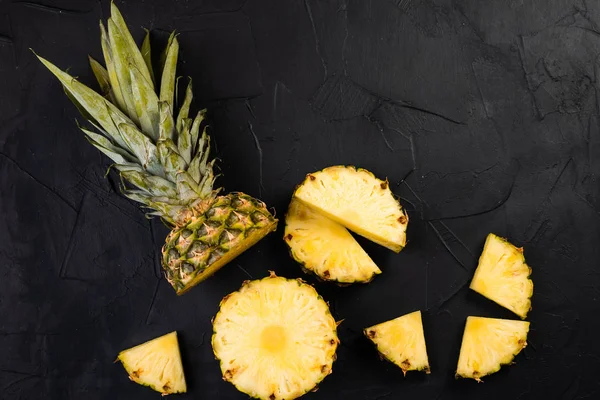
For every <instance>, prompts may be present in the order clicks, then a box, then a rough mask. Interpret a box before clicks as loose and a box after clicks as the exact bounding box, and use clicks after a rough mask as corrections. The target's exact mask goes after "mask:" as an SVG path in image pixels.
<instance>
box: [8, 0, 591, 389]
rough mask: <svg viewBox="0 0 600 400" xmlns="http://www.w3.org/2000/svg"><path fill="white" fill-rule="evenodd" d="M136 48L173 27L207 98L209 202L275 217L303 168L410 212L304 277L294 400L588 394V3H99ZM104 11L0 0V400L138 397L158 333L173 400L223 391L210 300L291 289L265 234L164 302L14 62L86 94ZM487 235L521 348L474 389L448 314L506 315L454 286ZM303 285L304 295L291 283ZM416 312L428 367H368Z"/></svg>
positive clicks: (103, 196) (290, 271)
mask: <svg viewBox="0 0 600 400" xmlns="http://www.w3.org/2000/svg"><path fill="white" fill-rule="evenodd" d="M118 5H119V7H120V9H121V11H122V12H123V14H124V16H125V18H126V21H127V22H128V24H129V25H130V26H131V27H132V32H133V34H134V36H135V37H136V39H139V40H141V37H142V35H143V30H142V27H146V28H149V29H151V30H152V40H153V44H161V43H164V41H165V39H166V37H167V35H168V32H170V31H171V30H172V29H177V31H179V33H180V36H179V39H180V43H181V53H180V54H181V56H180V63H179V74H180V75H183V76H191V77H192V78H193V81H194V84H195V95H196V102H195V106H196V109H197V107H199V106H208V107H209V109H210V118H211V125H212V128H213V130H212V133H213V138H214V141H215V145H216V154H217V155H218V156H219V157H220V158H221V159H222V161H221V164H220V165H221V170H222V172H223V177H222V178H220V180H219V181H218V182H219V184H220V185H222V186H224V187H225V188H226V189H227V190H239V191H245V192H247V193H249V194H251V195H254V196H258V197H260V198H262V199H263V200H264V201H266V202H267V204H269V205H270V206H272V207H275V208H276V210H277V214H278V215H279V216H280V217H282V216H283V215H284V213H285V209H286V206H287V203H288V201H289V198H290V195H291V193H292V190H293V188H294V186H295V185H296V184H297V183H299V182H300V181H301V179H302V178H303V177H304V175H305V174H306V173H308V172H311V171H314V170H317V169H320V168H323V167H326V166H329V165H333V164H339V163H344V164H354V165H357V166H361V167H364V168H367V169H370V170H371V171H373V172H374V173H375V174H376V175H378V176H379V177H382V178H383V177H387V178H388V179H389V181H390V185H391V187H392V189H393V191H394V193H396V194H397V195H399V196H401V199H402V202H403V204H404V205H405V206H406V208H407V209H408V213H409V215H410V218H411V220H410V224H409V236H408V237H409V243H408V246H407V247H406V249H405V250H404V251H402V252H401V253H400V254H394V253H392V252H391V251H388V250H386V249H383V248H381V247H379V246H376V245H373V244H370V243H365V241H364V240H361V243H363V244H364V246H365V248H366V249H367V250H368V251H369V253H370V254H371V255H372V257H373V258H374V260H375V261H376V262H377V263H378V264H379V265H380V266H381V268H382V270H383V271H384V273H383V274H382V275H380V276H379V277H377V278H376V279H375V280H374V281H373V282H372V283H371V284H369V285H362V286H352V287H345V288H339V287H336V286H332V285H326V284H317V285H316V286H317V289H318V290H319V292H320V293H322V294H323V296H324V297H325V299H326V300H328V301H329V302H330V304H331V308H332V312H333V314H334V316H335V317H336V318H337V319H344V322H343V323H342V324H341V326H340V328H339V335H340V339H341V341H342V344H341V346H340V347H339V351H338V361H337V362H336V363H335V364H334V372H333V374H332V375H330V376H329V377H327V378H326V379H325V380H324V382H323V383H322V385H320V388H319V391H318V392H316V393H311V394H308V395H307V396H306V398H307V399H309V398H310V399H315V400H316V399H337V398H340V399H341V398H343V399H372V400H374V399H401V398H406V397H405V396H414V397H413V398H419V399H515V400H516V399H520V400H523V399H590V400H592V399H598V398H600V383H599V378H598V373H599V372H600V344H599V339H598V338H599V332H600V322H599V315H600V314H599V309H600V307H599V304H600V241H599V239H600V186H599V182H598V174H599V173H600V121H599V112H600V104H599V103H598V90H599V89H600V83H599V82H598V81H597V76H598V74H599V73H600V57H599V56H600V3H599V2H597V1H592V0H587V1H585V0H581V1H563V0H527V1H510V0H493V1H492V0H488V1H481V0H468V1H450V0H372V1H368V0H333V1H320V0H305V1H299V0H288V1H283V0H248V1H243V0H207V1H200V0H198V1H192V0H190V1H183V0H179V1H171V0H161V1H155V2H151V1H145V2H143V1H141V2H135V1H120V2H119V3H118ZM108 15H109V2H108V1H107V0H103V1H94V0H77V1H76V0H60V1H59V0H57V1H51V0H39V1H38V0H32V1H13V2H11V1H7V0H2V1H0V191H1V193H0V194H1V196H0V207H1V217H0V396H1V397H2V398H3V399H61V400H63V399H156V398H158V394H157V393H155V392H152V391H151V390H149V389H147V388H143V387H141V386H138V385H135V384H133V383H131V382H129V380H128V379H127V374H126V373H125V371H124V370H123V369H122V367H121V366H120V365H118V364H113V361H114V359H115V357H116V355H117V353H118V352H119V351H120V350H122V349H124V348H128V347H131V346H133V345H136V344H138V343H141V342H143V341H146V340H148V339H151V338H153V337H155V336H158V335H161V334H164V333H167V332H170V331H172V330H177V331H178V332H179V334H180V343H181V350H182V354H183V359H184V364H185V372H186V376H187V381H188V387H189V393H188V394H187V395H178V396H176V397H177V398H181V399H188V398H189V399H191V398H201V399H243V398H245V397H246V396H245V395H243V394H241V393H238V392H237V391H236V390H235V388H234V387H233V386H231V385H230V384H228V383H226V382H224V381H222V380H221V378H220V370H219V366H218V363H217V362H216V361H215V360H214V358H213V355H212V350H211V346H210V337H211V325H210V319H211V317H212V316H213V315H214V314H215V313H216V311H217V308H218V302H219V300H220V299H221V297H223V296H224V295H226V294H227V293H229V292H231V291H233V290H236V289H237V288H238V287H239V286H240V284H241V282H242V281H243V280H245V279H249V278H259V277H263V276H265V275H266V274H267V270H268V269H272V270H275V271H276V272H277V273H278V274H280V275H284V276H287V277H298V276H303V277H304V275H302V273H301V271H300V269H299V267H298V266H297V265H296V264H295V263H294V261H293V260H292V259H291V258H290V257H289V256H288V255H287V250H286V246H285V244H284V242H283V240H282V237H281V236H282V231H283V223H281V222H280V225H279V230H278V231H277V232H276V233H274V234H271V235H270V236H268V237H267V238H266V239H265V240H263V241H262V242H260V243H259V244H258V245H257V246H256V247H254V248H252V249H251V250H249V251H248V252H246V253H245V254H243V255H242V256H240V257H239V258H238V259H236V260H235V261H233V262H232V263H231V264H230V265H228V266H227V267H225V268H224V269H223V270H221V271H220V272H219V273H218V274H217V275H216V276H214V277H213V278H211V279H210V280H209V281H207V282H206V283H204V284H202V285H201V286H198V287H197V288H195V289H193V290H192V291H191V292H190V293H188V294H186V295H184V296H183V297H177V296H176V295H175V293H174V291H173V290H172V289H171V287H170V286H169V285H168V283H167V282H166V281H165V280H164V278H162V276H161V273H160V265H159V262H158V254H159V250H160V246H161V245H162V243H163V240H164V237H165V236H166V233H167V230H166V229H165V228H164V227H163V226H162V224H161V223H160V222H159V221H156V220H155V221H152V222H149V221H148V220H146V219H145V218H144V215H143V213H142V212H141V211H140V210H139V209H138V207H137V205H136V204H134V203H131V202H129V201H128V200H126V199H124V198H123V197H122V196H121V195H120V194H119V193H118V192H117V191H115V188H116V187H117V180H116V179H115V176H113V175H112V174H110V175H109V177H108V179H105V178H104V173H105V172H106V169H107V167H108V166H109V162H108V160H107V159H106V158H105V157H103V156H101V154H100V153H99V152H98V151H96V150H95V149H94V148H93V147H92V146H90V145H89V144H88V143H87V142H86V141H85V139H84V137H83V135H82V133H81V132H79V131H78V130H77V128H76V125H75V121H74V119H75V118H76V117H77V118H78V117H79V116H78V114H77V112H76V110H75V108H74V107H73V106H72V105H71V104H70V103H69V101H68V100H67V98H66V97H65V95H64V94H63V92H62V90H61V88H60V85H59V83H58V82H57V80H56V79H55V78H53V77H52V76H51V74H50V73H49V72H48V71H47V70H45V68H43V66H42V65H41V64H40V63H39V62H37V60H35V59H34V57H33V55H32V53H31V52H30V51H29V48H30V47H31V48H33V49H35V50H36V51H37V52H39V53H40V54H41V55H43V56H44V57H47V58H49V59H50V60H52V61H53V62H55V63H57V64H58V65H59V66H60V67H61V68H70V71H71V73H73V74H74V75H77V76H79V77H80V79H81V80H82V81H83V82H85V83H88V84H91V83H92V79H93V78H92V74H91V71H90V68H89V66H88V65H87V57H86V56H87V54H88V53H89V54H91V55H93V56H94V57H96V58H98V59H100V55H101V50H100V42H99V31H98V20H99V19H100V18H102V19H106V18H107V17H108ZM489 232H495V233H497V234H499V235H502V236H506V237H508V238H509V239H510V240H511V241H512V242H514V243H515V244H517V245H522V246H524V248H525V256H526V257H527V260H528V263H529V264H530V265H531V267H532V269H533V276H532V278H533V281H534V284H535V292H534V297H533V311H532V312H531V313H530V317H529V320H530V321H531V331H530V335H529V343H530V345H529V346H528V347H527V348H526V349H525V350H524V351H523V352H522V353H521V354H520V355H519V356H518V357H517V358H516V360H515V361H516V365H514V366H511V367H507V368H503V369H502V370H501V372H499V373H497V374H495V375H493V376H490V377H488V378H486V379H485V382H484V383H483V384H476V383H475V382H474V381H469V380H458V381H457V380H455V379H454V370H455V366H456V361H457V357H458V351H459V347H460V339H461V336H462V330H463V328H464V322H465V318H466V317H467V316H468V315H483V316H494V317H506V318H516V317H515V316H513V315H511V314H510V313H509V312H508V311H505V310H503V309H501V308H500V307H498V306H495V305H494V304H492V303H491V302H489V301H487V300H484V299H482V298H481V297H479V296H478V295H476V294H475V293H472V292H470V291H469V289H468V283H469V280H470V278H471V276H472V273H473V271H474V269H475V267H476V265H477V258H478V256H479V254H480V252H481V249H482V246H483V242H484V240H485V237H486V235H487V234H488V233H489ZM309 280H310V281H311V282H313V280H311V279H309ZM416 309H420V310H422V311H423V313H424V315H423V318H424V325H425V333H426V339H427V346H428V353H429V358H430V361H431V370H432V373H431V375H429V376H425V375H422V374H419V373H409V374H408V376H407V377H406V378H403V376H402V372H401V371H400V370H399V369H398V368H397V367H395V366H393V365H392V364H389V363H386V362H382V361H380V360H379V359H378V357H377V355H376V353H375V351H374V350H373V348H372V347H371V346H370V345H369V343H367V341H366V339H364V338H363V337H362V334H361V329H362V328H364V327H365V326H368V325H371V324H374V323H377V322H381V321H383V320H386V319H390V318H393V317H396V316H398V315H400V314H404V313H407V312H410V311H413V310H416Z"/></svg>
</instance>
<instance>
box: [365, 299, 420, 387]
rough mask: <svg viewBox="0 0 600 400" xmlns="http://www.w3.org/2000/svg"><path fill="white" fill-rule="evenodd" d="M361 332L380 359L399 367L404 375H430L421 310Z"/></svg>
mask: <svg viewBox="0 0 600 400" xmlns="http://www.w3.org/2000/svg"><path fill="white" fill-rule="evenodd" d="M364 333H365V336H367V337H368V338H369V339H370V340H371V341H372V342H373V343H374V344H375V346H377V351H379V354H380V355H381V357H382V358H385V359H386V360H389V361H390V362H392V363H394V364H396V365H397V366H398V367H400V368H401V369H402V372H403V373H404V375H405V376H406V372H407V371H425V373H427V374H429V373H430V370H429V358H428V357H427V347H426V345H425V334H424V332H423V321H422V319H421V311H415V312H412V313H410V314H406V315H403V316H401V317H398V318H395V319H392V320H389V321H386V322H382V323H380V324H377V325H374V326H372V327H370V328H366V329H365V330H364Z"/></svg>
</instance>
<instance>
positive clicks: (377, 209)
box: [294, 166, 408, 252]
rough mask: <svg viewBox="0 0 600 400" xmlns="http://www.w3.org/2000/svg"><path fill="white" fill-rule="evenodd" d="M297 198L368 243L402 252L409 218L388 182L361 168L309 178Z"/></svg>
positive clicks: (345, 168)
mask: <svg viewBox="0 0 600 400" xmlns="http://www.w3.org/2000/svg"><path fill="white" fill-rule="evenodd" d="M294 196H295V197H296V198H297V199H298V200H300V201H301V202H302V203H304V204H305V205H307V206H309V207H310V208H312V209H314V210H315V211H317V212H319V213H321V214H323V215H324V216H326V217H328V218H330V219H332V220H334V221H336V222H338V223H340V224H341V225H343V226H345V227H346V228H348V229H350V230H351V231H353V232H355V233H357V234H359V235H361V236H364V237H366V238H367V239H369V240H371V241H373V242H375V243H378V244H380V245H382V246H385V247H387V248H389V249H391V250H393V251H395V252H399V251H400V250H402V248H403V247H404V246H405V245H406V227H407V225H408V217H407V215H406V214H405V212H404V210H403V209H402V207H401V206H400V203H399V202H398V200H397V199H395V198H394V195H393V194H392V191H391V190H390V188H389V185H388V182H387V181H382V180H380V179H378V178H376V177H375V176H374V175H373V174H372V173H370V172H369V171H367V170H365V169H362V168H358V169H357V168H355V167H348V166H332V167H328V168H325V169H323V170H321V171H318V172H314V173H311V174H308V175H307V177H306V179H305V180H304V182H303V183H302V184H301V185H300V186H298V188H296V191H295V192H294Z"/></svg>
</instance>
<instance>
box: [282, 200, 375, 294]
mask: <svg viewBox="0 0 600 400" xmlns="http://www.w3.org/2000/svg"><path fill="white" fill-rule="evenodd" d="M285 223H286V225H285V232H284V239H285V242H286V243H287V244H288V246H289V247H290V253H291V254H292V257H294V259H295V260H296V261H298V262H299V263H300V264H302V267H303V269H304V270H305V271H307V272H312V273H314V274H316V275H317V276H318V277H319V278H321V279H323V280H327V281H336V282H339V283H354V282H369V281H371V280H372V279H373V277H374V276H375V275H377V274H380V273H381V270H380V269H379V268H378V267H377V265H375V263H374V262H373V260H371V257H369V255H368V254H367V253H366V252H365V251H364V250H363V249H362V247H360V245H359V244H358V242H357V241H356V240H355V239H354V237H352V235H351V234H350V232H348V230H346V228H344V227H343V226H342V225H340V224H338V223H337V222H335V221H333V220H331V219H329V218H327V217H325V216H323V215H321V214H319V213H317V212H315V211H314V210H312V209H310V208H308V207H306V206H305V205H304V204H302V203H300V202H299V201H298V200H296V199H292V201H291V203H290V207H289V209H288V213H287V215H286V218H285Z"/></svg>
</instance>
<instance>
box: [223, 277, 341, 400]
mask: <svg viewBox="0 0 600 400" xmlns="http://www.w3.org/2000/svg"><path fill="white" fill-rule="evenodd" d="M273 279H274V280H278V281H281V282H286V283H287V282H289V283H293V284H294V285H297V286H298V287H307V288H310V289H311V291H313V292H314V296H315V297H316V298H317V299H318V301H320V302H323V303H325V300H323V298H322V297H321V296H320V295H319V294H318V293H317V291H316V290H315V289H314V287H313V286H312V285H310V284H308V283H307V282H306V281H304V280H302V279H300V278H297V279H288V278H284V277H280V276H277V275H276V274H275V273H274V272H273V271H270V275H269V276H268V277H265V278H262V279H257V280H253V281H250V280H246V281H244V282H243V283H242V286H241V287H240V289H239V290H238V291H236V292H233V293H230V294H228V295H227V296H225V297H224V298H223V299H222V300H221V302H220V303H219V311H218V312H217V314H216V315H215V316H214V318H213V319H212V325H213V335H212V338H211V345H212V348H213V352H214V354H215V358H216V359H217V360H218V361H219V365H220V368H221V372H222V374H223V380H225V381H227V382H230V383H232V384H233V385H234V386H236V388H237V389H238V390H239V391H241V392H243V393H245V394H247V395H248V396H250V397H251V398H256V399H261V400H293V399H296V398H299V397H302V396H303V395H304V394H306V393H309V392H314V391H316V390H317V388H318V385H319V384H320V383H321V382H322V381H323V379H325V377H327V376H328V375H330V374H331V373H332V372H333V364H334V362H335V361H336V359H337V355H336V350H337V347H338V346H339V344H340V340H339V338H338V334H337V326H338V324H339V323H340V322H341V321H340V322H335V319H334V317H333V315H332V314H331V311H330V310H329V307H328V303H325V304H326V305H327V307H326V315H325V316H324V317H325V318H328V319H330V320H331V322H332V324H331V339H330V342H329V346H330V349H329V351H330V353H331V359H330V363H329V365H325V366H323V367H326V368H322V369H321V376H320V378H319V379H318V380H317V381H316V382H315V383H314V386H313V387H312V388H308V389H306V391H305V392H304V393H299V394H298V395H296V396H293V397H286V398H285V399H284V398H281V397H279V396H278V395H276V394H275V393H273V394H271V395H270V396H267V397H261V396H258V395H253V394H251V393H247V392H245V391H244V390H242V388H240V387H238V385H236V383H235V382H234V381H233V376H234V373H233V372H232V371H231V370H230V369H229V368H230V366H229V365H227V363H225V361H224V360H222V359H221V358H220V355H219V352H218V350H217V348H218V347H217V346H216V344H215V342H216V341H217V338H218V335H219V332H218V330H217V324H218V322H219V319H223V318H226V316H225V315H224V314H225V311H224V305H225V304H226V303H227V302H228V301H230V299H231V298H232V297H233V296H234V295H236V294H240V293H242V294H243V293H244V292H248V291H253V290H256V289H255V288H256V287H257V285H260V284H261V282H263V281H266V280H273Z"/></svg>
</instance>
